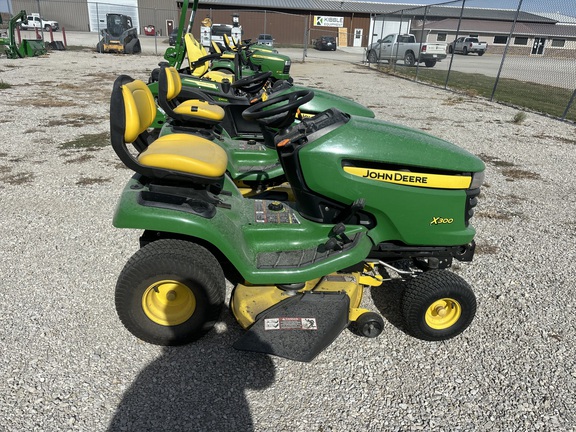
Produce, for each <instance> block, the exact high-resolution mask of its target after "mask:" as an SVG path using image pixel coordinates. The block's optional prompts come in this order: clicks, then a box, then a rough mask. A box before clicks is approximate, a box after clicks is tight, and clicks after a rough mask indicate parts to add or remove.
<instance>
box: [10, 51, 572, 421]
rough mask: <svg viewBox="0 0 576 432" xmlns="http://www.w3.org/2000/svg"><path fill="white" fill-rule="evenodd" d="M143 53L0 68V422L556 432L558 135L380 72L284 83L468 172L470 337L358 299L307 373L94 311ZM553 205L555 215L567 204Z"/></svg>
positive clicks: (564, 356) (557, 129) (348, 67)
mask: <svg viewBox="0 0 576 432" xmlns="http://www.w3.org/2000/svg"><path fill="white" fill-rule="evenodd" d="M159 60H160V58H159V57H155V56H116V55H97V54H95V53H91V52H87V51H84V52H72V51H69V52H54V53H51V54H50V55H49V56H46V57H42V58H26V59H21V60H7V59H5V58H1V59H0V83H1V82H4V83H8V84H11V85H12V86H11V87H10V88H8V89H4V90H0V95H1V97H2V101H3V102H2V108H1V110H2V121H1V124H2V126H1V128H0V143H1V144H0V204H1V216H0V229H1V232H2V241H1V251H2V261H1V263H0V277H1V279H2V280H3V281H4V282H3V284H2V290H0V310H1V313H0V328H1V330H0V341H1V344H2V348H1V351H0V361H1V362H2V365H3V366H2V368H1V369H0V418H1V419H2V422H1V423H0V430H6V431H67V430H70V431H104V430H109V431H145V430H149V431H164V430H166V431H204V430H205V431H220V430H221V431H230V430H238V431H252V430H254V431H270V430H275V431H318V432H319V431H366V430H368V431H382V430H386V431H393V430H397V431H412V430H430V431H476V430H478V431H488V430H490V431H493V430H498V431H510V430H525V431H534V430H542V431H570V430H576V408H575V405H576V396H575V394H576V390H575V389H576V361H575V359H574V354H575V345H576V339H575V337H576V326H575V324H574V323H575V322H576V319H575V318H576V317H575V312H574V310H575V306H576V301H575V300H574V294H573V280H574V276H575V274H574V266H573V259H572V257H573V256H574V240H575V237H576V220H575V217H574V204H573V200H572V196H573V191H574V187H573V185H572V184H571V183H572V179H574V178H575V168H574V167H575V166H576V160H575V159H576V152H575V151H574V150H575V148H576V139H575V134H574V126H573V125H569V124H566V123H561V122H559V121H556V120H553V119H549V118H546V117H542V116H539V115H535V114H528V115H527V118H526V119H525V120H524V121H523V122H521V123H514V122H513V118H514V116H515V114H516V113H517V110H516V109H513V108H508V107H504V106H501V105H497V104H492V103H490V102H487V101H485V100H481V99H473V98H469V97H466V96H460V95H456V94H452V93H448V92H444V91H440V90H436V89H433V88H429V87H426V86H421V85H416V84H413V83H411V82H408V81H405V80H402V79H398V78H392V77H389V76H386V75H383V74H380V73H378V72H377V71H375V70H373V69H372V70H371V69H367V68H366V67H364V66H361V65H358V64H348V63H343V62H337V61H330V60H321V59H315V60H314V59H313V60H309V61H307V62H306V63H305V64H301V63H295V64H294V65H293V75H294V77H295V79H296V82H297V83H300V84H304V85H309V86H311V87H321V88H324V89H327V90H329V91H333V92H335V93H338V94H341V95H344V96H348V97H351V98H353V99H355V100H357V101H359V102H361V103H363V104H365V105H367V106H369V107H371V108H372V109H373V110H374V111H375V112H376V113H377V117H378V118H380V119H383V120H389V121H392V122H396V123H401V124H404V125H408V126H412V127H415V128H419V129H422V130H425V131H427V132H429V133H432V134H434V135H437V136H440V137H442V138H445V139H448V140H450V141H453V142H455V143H456V144H458V145H460V146H462V147H464V148H466V149H468V150H470V151H471V152H474V153H476V154H478V155H481V157H482V158H483V159H484V160H485V161H486V164H487V179H486V184H485V187H484V192H483V194H482V197H481V201H480V205H479V207H478V211H477V215H476V217H475V218H474V223H475V225H476V227H477V229H478V236H477V242H478V252H477V255H476V258H475V260H474V261H473V262H472V263H470V264H460V265H458V266H456V268H455V271H456V272H458V273H459V274H460V275H462V276H463V277H464V278H465V279H466V280H468V281H469V282H470V283H471V285H472V286H473V287H474V288H475V292H476V294H477V297H478V302H479V309H478V312H477V316H476V319H475V321H474V322H473V323H472V326H471V327H470V328H469V329H468V330H467V331H466V332H465V333H463V334H462V335H461V336H459V337H457V338H455V339H452V340H450V341H447V342H441V343H430V342H423V341H420V340H417V339H414V338H412V337H410V336H408V335H407V334H405V333H404V332H403V331H402V328H401V325H400V323H399V318H398V314H397V312H396V311H397V307H398V301H399V298H400V288H399V287H398V286H394V285H392V286H388V287H387V288H380V289H373V290H372V291H371V292H368V293H367V295H366V303H367V305H368V306H369V307H372V308H374V310H377V311H380V312H381V313H382V314H383V315H384V316H385V318H386V320H385V331H384V332H383V334H382V335H381V336H380V337H379V338H377V339H365V338H360V337H357V336H355V335H354V334H353V333H352V332H349V331H345V332H343V333H342V334H341V335H340V337H339V338H338V339H337V340H336V341H335V342H334V343H333V344H332V345H331V346H330V347H329V348H328V349H326V350H325V351H324V352H323V353H321V354H320V355H319V356H318V357H317V358H316V359H315V360H314V361H313V362H311V363H305V364H303V363H297V362H292V361H288V360H284V359H281V358H275V357H270V356H265V355H260V354H253V353H245V352H238V351H235V350H234V349H233V348H232V347H231V345H232V343H233V341H234V340H235V339H236V338H238V337H239V336H240V335H241V330H240V329H239V326H238V325H237V324H235V322H234V321H233V320H232V319H231V318H230V315H229V314H228V313H223V314H222V317H221V322H219V323H218V324H217V326H216V329H215V330H214V331H212V332H210V333H209V334H208V335H207V336H206V337H204V338H203V339H201V340H200V341H198V342H197V343H195V344H193V345H189V346H185V347H179V348H169V349H167V348H162V347H157V346H153V345H148V344H146V343H143V342H141V341H139V340H137V339H135V338H134V337H133V336H132V335H131V334H130V333H129V332H128V331H126V330H125V329H124V327H123V326H122V324H121V323H120V321H119V320H118V318H117V316H116V312H115V309H114V300H113V299H114V286H115V282H116V278H117V276H118V274H119V272H120V270H121V268H122V266H123V265H124V264H125V262H126V261H127V260H128V258H129V257H130V256H131V255H132V253H134V252H135V251H136V250H137V247H138V236H139V233H138V232H133V231H124V230H117V229H114V228H113V227H112V225H111V216H112V213H113V210H114V206H115V203H116V199H117V197H118V196H119V193H120V191H121V189H122V187H123V185H124V183H125V182H126V180H127V179H128V177H129V176H130V172H129V171H128V170H127V169H124V168H123V167H122V166H121V165H120V164H119V162H118V161H117V159H116V156H115V154H114V153H113V151H112V149H111V148H110V146H109V145H108V138H107V135H106V134H107V131H108V104H109V94H110V89H111V85H112V82H113V80H114V78H115V77H116V76H117V75H118V74H120V73H128V74H130V75H132V76H133V77H135V78H140V79H147V76H148V74H149V72H150V70H151V69H152V68H153V67H154V66H155V65H156V64H157V62H158V61H159ZM570 203H572V204H570Z"/></svg>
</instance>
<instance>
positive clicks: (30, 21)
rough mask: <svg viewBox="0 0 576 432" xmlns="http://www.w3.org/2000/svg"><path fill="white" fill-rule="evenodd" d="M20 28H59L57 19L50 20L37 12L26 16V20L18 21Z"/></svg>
mask: <svg viewBox="0 0 576 432" xmlns="http://www.w3.org/2000/svg"><path fill="white" fill-rule="evenodd" d="M20 28H21V29H22V30H29V29H35V28H37V29H44V30H46V31H50V29H52V31H56V30H58V29H59V28H60V25H59V24H58V22H57V21H51V20H47V19H44V18H42V17H41V16H40V15H39V14H37V13H32V14H30V15H28V16H27V17H26V21H22V22H20Z"/></svg>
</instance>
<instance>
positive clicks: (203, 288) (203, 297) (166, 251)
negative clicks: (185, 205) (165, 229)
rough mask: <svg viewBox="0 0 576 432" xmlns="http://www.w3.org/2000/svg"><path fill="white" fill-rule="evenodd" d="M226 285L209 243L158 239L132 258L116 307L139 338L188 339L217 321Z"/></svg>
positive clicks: (175, 342)
mask: <svg viewBox="0 0 576 432" xmlns="http://www.w3.org/2000/svg"><path fill="white" fill-rule="evenodd" d="M225 290H226V285H225V279H224V273H223V271H222V268H221V267H220V264H219V263H218V261H217V260H216V258H215V257H214V255H212V254H211V253H210V252H209V251H208V250H207V249H205V248H204V247H202V246H200V245H198V244H195V243H191V242H188V241H183V240H172V239H163V240H157V241H155V242H152V243H149V244H147V245H146V246H144V247H143V248H141V249H140V250H139V251H138V252H136V253H135V254H134V255H133V256H132V258H130V260H129V261H128V262H127V263H126V265H125V267H124V269H123V270H122V273H121V274H120V276H119V278H118V282H117V284H116V296H115V302H116V311H117V313H118V316H119V318H120V321H122V323H123V324H124V326H125V327H126V328H127V329H128V331H130V332H131V333H132V334H133V335H134V336H136V337H138V338H139V339H142V340H143V341H146V342H149V343H152V344H156V345H182V344H186V343H189V342H191V341H193V340H195V339H198V338H199V337H201V336H202V335H203V334H204V333H206V332H207V331H209V330H210V329H211V328H212V327H213V326H214V324H215V322H216V321H217V319H218V316H219V315H220V310H221V308H222V304H223V303H224V294H225Z"/></svg>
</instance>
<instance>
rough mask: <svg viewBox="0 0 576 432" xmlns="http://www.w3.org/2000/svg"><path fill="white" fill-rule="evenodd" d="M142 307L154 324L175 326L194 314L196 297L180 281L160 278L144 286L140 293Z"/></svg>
mask: <svg viewBox="0 0 576 432" xmlns="http://www.w3.org/2000/svg"><path fill="white" fill-rule="evenodd" d="M142 309H143V310H144V313H145V314H146V316H147V317H148V318H149V319H150V320H152V321H154V322H155V323H156V324H159V325H162V326H175V325H178V324H182V323H183V322H185V321H187V320H188V319H189V318H190V317H191V316H192V315H193V314H194V311H195V310H196V297H195V296H194V293H193V292H192V291H191V290H190V288H188V287H187V286H186V285H185V284H183V283H182V282H177V281H174V280H162V281H158V282H155V283H154V284H152V285H150V286H149V287H148V288H146V290H145V291H144V294H143V295H142Z"/></svg>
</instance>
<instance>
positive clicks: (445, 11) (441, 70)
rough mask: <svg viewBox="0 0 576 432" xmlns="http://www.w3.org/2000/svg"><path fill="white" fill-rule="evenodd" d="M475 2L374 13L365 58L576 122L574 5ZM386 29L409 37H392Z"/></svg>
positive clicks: (513, 0)
mask: <svg viewBox="0 0 576 432" xmlns="http://www.w3.org/2000/svg"><path fill="white" fill-rule="evenodd" d="M483 3H484V2H483V1H481V0H459V1H451V2H444V3H439V4H435V5H431V6H427V7H417V8H409V9H403V10H398V11H395V12H394V13H390V14H385V15H379V16H375V17H374V19H373V31H372V32H371V33H372V41H371V44H370V45H369V46H368V47H367V50H366V61H368V62H369V63H376V64H378V65H379V66H380V65H381V66H382V67H383V68H385V69H388V70H390V71H392V72H393V73H396V74H401V75H405V76H409V77H411V78H413V79H414V80H415V81H418V82H426V83H427V84H432V85H436V86H440V87H442V88H446V89H455V90H459V91H464V92H467V93H468V94H471V95H480V96H484V97H487V98H489V99H490V100H494V101H498V102H502V103H506V104H510V105H513V106H518V107H521V108H525V109H529V110H534V111H537V112H542V113H545V114H549V115H551V116H554V117H558V118H561V119H566V120H571V121H576V107H575V105H576V103H575V102H576V101H575V99H576V18H575V17H574V16H576V4H575V3H574V2H573V1H571V0H565V5H564V6H565V7H564V8H563V9H562V11H563V13H562V12H555V13H550V12H541V11H538V10H535V8H536V7H540V8H541V7H542V2H540V4H538V3H536V2H535V1H530V0H524V1H523V0H501V1H500V2H499V8H498V9H486V8H485V7H483ZM556 3H557V4H558V3H562V2H561V1H560V2H556ZM561 7H562V5H561V4H560V7H559V8H561ZM556 10H557V9H556ZM391 34H394V35H395V34H399V35H407V34H412V35H413V36H414V37H413V38H411V37H409V36H405V37H404V38H402V37H400V38H399V39H400V40H398V41H397V40H393V38H390V37H388V38H387V35H391ZM396 42H397V43H396ZM439 46H444V47H446V53H445V54H442V53H441V49H439V50H437V48H438V47H439ZM435 53H436V54H435ZM484 54H486V55H484ZM426 60H428V61H426ZM407 66H416V67H407Z"/></svg>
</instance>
